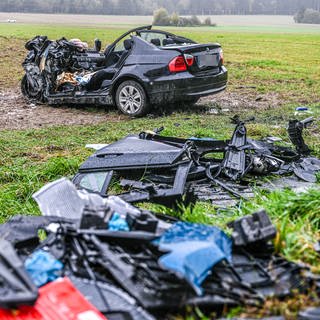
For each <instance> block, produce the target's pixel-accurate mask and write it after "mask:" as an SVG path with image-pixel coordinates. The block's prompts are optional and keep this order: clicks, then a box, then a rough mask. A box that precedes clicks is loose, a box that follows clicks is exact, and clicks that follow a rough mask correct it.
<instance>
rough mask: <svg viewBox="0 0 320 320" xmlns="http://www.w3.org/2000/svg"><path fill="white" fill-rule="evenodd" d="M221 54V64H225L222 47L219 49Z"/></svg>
mask: <svg viewBox="0 0 320 320" xmlns="http://www.w3.org/2000/svg"><path fill="white" fill-rule="evenodd" d="M219 56H220V63H221V65H223V63H224V58H223V51H222V49H221V50H220V51H219Z"/></svg>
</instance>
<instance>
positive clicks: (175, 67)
mask: <svg viewBox="0 0 320 320" xmlns="http://www.w3.org/2000/svg"><path fill="white" fill-rule="evenodd" d="M186 70H187V65H186V62H185V61H184V57H183V56H177V57H175V58H173V59H172V60H171V61H170V62H169V71H170V72H181V71H186Z"/></svg>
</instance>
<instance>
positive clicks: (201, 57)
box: [161, 43, 223, 74]
mask: <svg viewBox="0 0 320 320" xmlns="http://www.w3.org/2000/svg"><path fill="white" fill-rule="evenodd" d="M161 49H164V50H176V51H179V52H180V53H181V54H183V55H184V56H186V55H192V56H193V57H194V63H193V64H192V66H189V67H188V70H189V71H190V72H191V73H194V74H198V73H203V72H213V71H217V72H219V68H220V66H221V65H222V64H223V58H222V49H221V46H220V45H219V44H218V43H211V44H191V45H184V46H166V47H161Z"/></svg>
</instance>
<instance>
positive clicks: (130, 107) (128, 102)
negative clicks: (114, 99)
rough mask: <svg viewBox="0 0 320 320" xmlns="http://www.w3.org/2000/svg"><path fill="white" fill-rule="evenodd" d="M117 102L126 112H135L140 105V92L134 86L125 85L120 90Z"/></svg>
mask: <svg viewBox="0 0 320 320" xmlns="http://www.w3.org/2000/svg"><path fill="white" fill-rule="evenodd" d="M119 104H120V107H121V109H122V110H123V111H125V112H126V113H129V114H133V113H136V112H137V111H138V110H139V109H140V108H141V105H142V97H141V93H140V92H139V90H138V89H137V88H135V87H134V86H125V87H123V88H122V89H121V91H120V94H119Z"/></svg>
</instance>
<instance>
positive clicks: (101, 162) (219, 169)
mask: <svg viewBox="0 0 320 320" xmlns="http://www.w3.org/2000/svg"><path fill="white" fill-rule="evenodd" d="M249 120H252V119H249ZM232 122H233V123H234V124H235V129H234V132H233V135H232V137H231V139H230V140H215V139H209V138H203V139H201V138H189V139H181V138H175V137H165V136H161V135H159V132H157V133H156V132H142V133H140V134H139V135H129V136H127V137H125V138H123V139H121V140H119V141H117V142H115V143H112V144H110V145H108V146H106V147H103V148H102V149H100V150H98V151H96V152H95V153H94V154H93V155H92V156H90V157H89V158H88V159H87V161H85V162H84V163H83V164H82V165H81V167H80V168H79V172H78V174H77V175H76V176H75V177H74V179H73V182H74V183H75V185H76V186H77V187H78V188H81V189H85V190H87V191H90V192H94V193H97V194H99V195H101V196H103V197H106V196H107V195H108V193H109V192H110V190H109V189H111V188H112V185H113V184H114V182H117V183H118V186H120V187H121V191H120V192H119V194H118V195H119V197H121V198H122V199H123V200H125V201H127V202H130V203H136V202H143V201H152V202H156V203H160V204H164V205H166V206H169V207H172V206H175V205H176V204H177V203H179V202H183V203H184V204H185V205H190V204H191V205H192V204H193V203H194V201H196V199H200V200H210V201H215V203H218V200H223V199H224V198H225V199H226V200H227V199H230V195H232V197H233V198H235V199H239V198H249V197H252V195H253V187H256V186H259V185H260V186H261V187H263V183H262V181H261V180H262V179H261V177H262V176H266V175H270V174H273V175H278V176H279V177H280V178H281V179H284V178H287V177H288V176H295V177H297V178H298V179H299V180H301V181H305V182H308V183H314V182H316V179H317V178H316V173H317V172H320V160H319V159H317V158H314V157H307V155H309V153H310V149H309V148H308V149H307V146H306V145H305V143H304V141H303V137H302V129H303V128H305V127H307V126H308V125H310V123H312V119H311V118H308V119H306V120H303V121H290V123H289V128H288V133H289V137H290V139H291V141H292V143H293V145H294V147H295V148H290V147H288V146H282V145H279V144H278V140H279V139H275V138H274V137H273V138H269V139H264V140H253V139H250V138H248V137H247V131H246V126H245V121H242V120H240V119H239V117H234V118H232ZM219 155H220V157H219ZM221 156H222V157H221ZM221 158H222V159H221ZM269 187H270V186H266V188H269Z"/></svg>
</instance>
